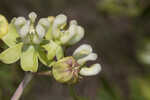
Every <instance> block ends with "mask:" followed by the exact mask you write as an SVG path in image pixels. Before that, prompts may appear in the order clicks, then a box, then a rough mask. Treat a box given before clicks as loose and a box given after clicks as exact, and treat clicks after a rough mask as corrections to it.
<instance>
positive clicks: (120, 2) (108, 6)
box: [97, 0, 142, 16]
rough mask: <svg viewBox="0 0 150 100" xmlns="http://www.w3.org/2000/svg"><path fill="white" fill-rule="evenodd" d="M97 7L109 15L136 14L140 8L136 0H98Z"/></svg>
mask: <svg viewBox="0 0 150 100" xmlns="http://www.w3.org/2000/svg"><path fill="white" fill-rule="evenodd" d="M97 7H98V9H99V10H100V11H102V12H105V13H108V14H110V15H121V16H138V15H139V14H140V13H141V10H142V9H140V7H139V5H138V0H100V2H99V3H98V5H97Z"/></svg>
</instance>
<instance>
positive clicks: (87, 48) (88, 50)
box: [73, 44, 92, 57]
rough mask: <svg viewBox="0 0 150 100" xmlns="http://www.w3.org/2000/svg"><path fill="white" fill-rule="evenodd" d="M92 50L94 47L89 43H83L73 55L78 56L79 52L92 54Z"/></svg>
mask: <svg viewBox="0 0 150 100" xmlns="http://www.w3.org/2000/svg"><path fill="white" fill-rule="evenodd" d="M91 52H92V47H91V46H90V45H88V44H83V45H81V46H79V47H78V48H77V49H76V50H75V51H74V53H73V56H74V57H75V56H77V55H79V54H86V55H88V54H90V53H91Z"/></svg>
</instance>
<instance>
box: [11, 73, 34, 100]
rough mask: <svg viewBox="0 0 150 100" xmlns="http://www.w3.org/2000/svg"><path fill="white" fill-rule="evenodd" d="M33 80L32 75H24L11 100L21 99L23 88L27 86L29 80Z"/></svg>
mask: <svg viewBox="0 0 150 100" xmlns="http://www.w3.org/2000/svg"><path fill="white" fill-rule="evenodd" d="M32 78H33V74H32V73H26V75H25V77H24V79H23V80H22V82H21V83H20V84H19V86H18V88H17V90H16V91H15V93H14V95H13V96H12V98H11V100H19V98H20V97H21V95H22V93H23V90H24V88H25V87H26V86H27V84H28V83H29V82H30V81H31V79H32Z"/></svg>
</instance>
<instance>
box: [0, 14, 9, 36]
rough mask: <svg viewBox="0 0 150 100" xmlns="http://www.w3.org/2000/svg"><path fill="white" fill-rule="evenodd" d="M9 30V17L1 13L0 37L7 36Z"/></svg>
mask: <svg viewBox="0 0 150 100" xmlns="http://www.w3.org/2000/svg"><path fill="white" fill-rule="evenodd" d="M7 32H8V21H7V19H6V18H5V17H4V16H3V15H1V14H0V38H2V37H3V36H5V35H6V34H7Z"/></svg>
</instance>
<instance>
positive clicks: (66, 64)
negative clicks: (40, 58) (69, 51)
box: [52, 57, 79, 83]
mask: <svg viewBox="0 0 150 100" xmlns="http://www.w3.org/2000/svg"><path fill="white" fill-rule="evenodd" d="M52 73H53V76H54V78H55V79H56V81H58V82H60V83H67V82H69V83H75V82H77V79H78V73H79V65H78V64H77V63H76V61H75V59H74V58H73V57H65V58H63V59H61V60H59V61H57V62H56V63H55V64H54V66H53V68H52Z"/></svg>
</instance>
